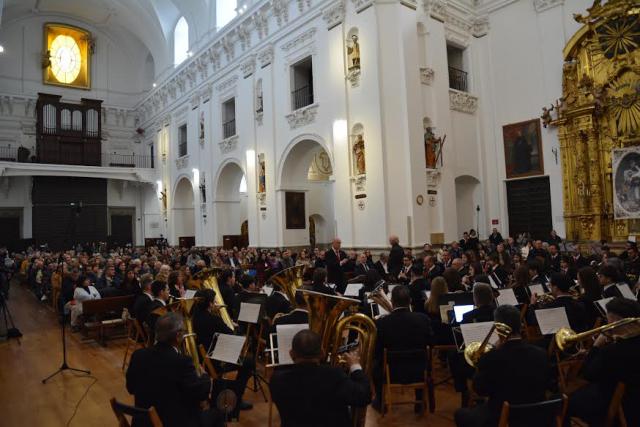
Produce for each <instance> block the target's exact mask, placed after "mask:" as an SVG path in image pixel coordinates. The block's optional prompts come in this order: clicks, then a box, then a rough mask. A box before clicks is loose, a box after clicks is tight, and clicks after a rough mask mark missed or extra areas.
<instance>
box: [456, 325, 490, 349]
mask: <svg viewBox="0 0 640 427" xmlns="http://www.w3.org/2000/svg"><path fill="white" fill-rule="evenodd" d="M492 327H493V322H478V323H463V324H462V325H460V332H461V333H462V340H463V341H464V343H465V344H469V343H472V342H482V341H484V339H485V338H486V337H487V335H488V334H489V331H490V330H491V328H492ZM497 342H498V334H497V333H496V331H495V330H494V331H493V334H491V338H489V343H490V344H495V343H497Z"/></svg>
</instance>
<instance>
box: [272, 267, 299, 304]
mask: <svg viewBox="0 0 640 427" xmlns="http://www.w3.org/2000/svg"><path fill="white" fill-rule="evenodd" d="M303 271H304V265H296V266H295V267H289V268H285V269H284V270H282V271H279V272H278V273H276V274H274V275H273V276H271V277H270V278H269V280H268V281H269V282H271V283H273V284H275V285H277V286H278V287H280V289H282V292H284V293H285V294H287V298H289V302H290V303H291V306H292V307H294V308H295V307H297V304H296V290H297V289H300V288H301V287H302V273H303Z"/></svg>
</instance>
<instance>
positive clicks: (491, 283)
mask: <svg viewBox="0 0 640 427" xmlns="http://www.w3.org/2000/svg"><path fill="white" fill-rule="evenodd" d="M489 284H490V285H491V287H492V288H493V289H498V285H497V284H496V281H495V280H493V275H491V274H490V275H489Z"/></svg>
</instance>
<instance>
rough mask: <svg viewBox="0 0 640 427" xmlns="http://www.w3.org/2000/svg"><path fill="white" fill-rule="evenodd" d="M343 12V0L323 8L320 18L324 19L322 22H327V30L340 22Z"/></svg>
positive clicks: (342, 18)
mask: <svg viewBox="0 0 640 427" xmlns="http://www.w3.org/2000/svg"><path fill="white" fill-rule="evenodd" d="M344 14H345V7H344V0H338V1H336V2H334V3H331V4H330V5H329V6H328V7H327V8H325V9H323V10H322V19H324V22H325V23H326V24H327V30H330V29H332V28H334V27H337V26H338V25H340V24H342V21H344Z"/></svg>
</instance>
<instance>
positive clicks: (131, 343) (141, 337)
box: [122, 318, 148, 371]
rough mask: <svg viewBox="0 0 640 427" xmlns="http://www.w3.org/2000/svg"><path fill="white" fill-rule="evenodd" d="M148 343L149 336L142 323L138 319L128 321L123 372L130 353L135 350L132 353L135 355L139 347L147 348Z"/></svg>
mask: <svg viewBox="0 0 640 427" xmlns="http://www.w3.org/2000/svg"><path fill="white" fill-rule="evenodd" d="M147 341H148V338H147V334H146V333H145V331H144V328H143V327H142V325H141V324H140V322H138V319H133V318H129V319H127V347H126V348H125V350H124V358H123V360H122V370H123V371H124V368H125V367H126V366H127V364H128V363H127V357H128V356H129V351H130V350H131V349H133V350H131V353H133V352H134V351H135V350H136V349H137V348H138V347H140V348H145V347H146V346H147Z"/></svg>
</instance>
